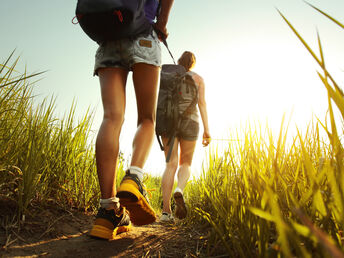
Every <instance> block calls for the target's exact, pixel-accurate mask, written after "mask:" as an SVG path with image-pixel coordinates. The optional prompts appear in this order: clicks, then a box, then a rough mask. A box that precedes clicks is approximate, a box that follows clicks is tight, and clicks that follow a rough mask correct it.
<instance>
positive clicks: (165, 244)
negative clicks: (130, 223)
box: [0, 212, 206, 257]
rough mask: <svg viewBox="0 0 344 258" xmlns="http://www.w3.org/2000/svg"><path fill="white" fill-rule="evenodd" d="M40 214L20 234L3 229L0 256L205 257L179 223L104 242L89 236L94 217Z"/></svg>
mask: <svg viewBox="0 0 344 258" xmlns="http://www.w3.org/2000/svg"><path fill="white" fill-rule="evenodd" d="M43 215H44V216H43V217H42V219H41V221H37V219H36V221H35V220H31V221H30V220H27V221H26V223H25V226H24V229H22V230H21V231H20V232H19V233H16V230H14V229H11V228H10V227H7V228H6V227H2V228H1V229H0V244H1V246H2V248H1V249H0V257H41V256H47V257H204V255H203V254H202V253H204V251H205V241H206V240H204V238H203V237H202V234H201V233H200V232H198V231H197V230H194V229H190V228H186V227H183V226H181V225H180V224H174V225H166V224H161V223H159V222H155V223H153V224H151V225H147V226H142V227H133V229H132V230H131V231H130V232H127V233H123V234H120V235H118V236H117V238H116V239H114V240H112V241H106V240H98V239H93V238H90V237H89V236H88V231H89V229H90V227H91V225H92V221H93V216H89V215H85V214H80V213H79V214H72V213H69V214H63V215H61V214H59V215H60V216H59V217H56V214H52V213H50V212H47V214H43ZM5 228H6V229H7V234H6V232H5V230H4V229H5Z"/></svg>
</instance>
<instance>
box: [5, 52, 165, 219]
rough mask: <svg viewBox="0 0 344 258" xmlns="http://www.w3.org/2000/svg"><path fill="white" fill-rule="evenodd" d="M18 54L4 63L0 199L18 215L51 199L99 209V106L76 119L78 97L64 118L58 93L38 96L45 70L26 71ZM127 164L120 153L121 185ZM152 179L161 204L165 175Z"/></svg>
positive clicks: (154, 199) (155, 196) (52, 203)
mask: <svg viewBox="0 0 344 258" xmlns="http://www.w3.org/2000/svg"><path fill="white" fill-rule="evenodd" d="M12 59H13V53H12V54H11V55H10V57H9V58H8V59H7V60H5V62H4V63H3V64H1V65H0V204H1V201H5V205H8V203H9V202H10V203H12V205H10V206H11V207H13V206H14V207H15V209H16V212H15V216H16V218H17V219H21V218H24V216H23V215H26V214H31V215H34V214H32V212H33V210H35V209H32V208H33V207H34V208H36V209H37V208H38V210H39V208H44V207H45V206H46V205H50V206H57V207H61V208H65V209H71V208H76V209H81V210H93V211H94V210H96V209H97V208H98V203H99V197H100V191H99V185H98V178H97V173H96V164H95V153H94V148H93V141H92V139H90V137H91V135H90V132H91V126H92V120H93V119H92V118H93V112H91V111H90V110H88V111H87V112H86V114H85V115H84V117H82V118H81V119H80V120H78V121H76V119H75V103H72V105H71V107H70V110H69V112H68V113H67V114H66V115H65V116H64V117H63V118H62V119H59V118H56V117H55V115H54V111H55V99H54V98H50V99H47V98H46V99H44V100H43V101H42V102H41V103H36V102H35V97H34V96H33V87H34V85H35V82H30V80H32V79H34V78H37V76H39V75H40V74H41V73H37V74H31V75H28V74H26V72H24V73H20V72H18V71H16V70H15V69H16V66H17V63H18V61H19V58H17V59H16V60H14V61H13V63H12V64H10V62H11V60H12ZM127 165H128V164H126V160H124V159H123V158H122V157H121V156H120V159H119V162H118V176H117V185H119V183H120V181H121V179H122V177H123V176H124V173H125V166H127ZM146 185H147V187H148V188H149V189H153V190H154V189H155V190H156V191H153V192H152V197H151V203H152V205H153V207H155V208H156V209H157V210H158V209H160V203H161V193H160V191H159V189H160V178H156V177H150V176H148V177H147V179H146ZM0 206H1V205H0ZM1 215H3V214H1V213H0V219H1ZM4 219H6V218H4Z"/></svg>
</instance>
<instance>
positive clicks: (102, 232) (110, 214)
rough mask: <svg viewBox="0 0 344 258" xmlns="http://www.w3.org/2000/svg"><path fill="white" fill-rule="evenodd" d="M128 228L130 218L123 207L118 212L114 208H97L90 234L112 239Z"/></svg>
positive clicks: (129, 226)
mask: <svg viewBox="0 0 344 258" xmlns="http://www.w3.org/2000/svg"><path fill="white" fill-rule="evenodd" d="M130 228H131V223H130V218H129V215H128V211H127V210H126V209H125V208H121V210H120V212H119V214H116V211H115V210H114V209H111V210H106V209H104V208H99V210H98V214H97V216H96V220H95V221H94V224H93V227H92V229H91V231H90V236H92V237H96V238H102V239H108V240H112V239H114V238H115V236H116V235H117V234H120V233H123V232H127V231H129V230H130Z"/></svg>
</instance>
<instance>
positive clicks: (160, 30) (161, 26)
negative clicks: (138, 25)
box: [153, 16, 168, 41]
mask: <svg viewBox="0 0 344 258" xmlns="http://www.w3.org/2000/svg"><path fill="white" fill-rule="evenodd" d="M153 27H154V30H155V31H156V33H157V34H158V38H159V40H160V41H164V40H166V39H167V37H168V32H167V28H166V22H165V21H164V19H163V18H161V16H160V17H158V21H157V22H156V23H155V24H154V25H153Z"/></svg>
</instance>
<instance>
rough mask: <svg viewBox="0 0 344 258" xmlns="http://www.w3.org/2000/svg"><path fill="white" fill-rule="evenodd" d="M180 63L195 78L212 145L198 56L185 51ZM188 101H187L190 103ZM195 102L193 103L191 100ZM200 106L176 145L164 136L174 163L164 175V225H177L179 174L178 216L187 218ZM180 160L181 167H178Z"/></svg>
mask: <svg viewBox="0 0 344 258" xmlns="http://www.w3.org/2000/svg"><path fill="white" fill-rule="evenodd" d="M178 64H179V65H182V66H183V67H184V68H185V70H186V71H187V73H188V74H189V75H191V76H192V79H193V80H194V82H195V84H196V87H198V94H199V96H198V103H197V104H198V109H199V113H200V115H201V118H202V122H203V140H202V144H203V146H208V144H209V143H210V133H209V126H208V114H207V106H206V101H205V85H204V81H203V78H202V77H201V76H200V75H198V74H197V73H195V72H192V71H191V69H192V68H193V67H194V66H195V64H196V58H195V55H194V54H193V53H191V52H189V51H185V52H184V53H183V54H182V56H181V57H180V58H179V60H178ZM184 102H187V100H186V101H185V100H184ZM190 102H191V100H190ZM198 120H199V119H198V110H197V106H195V108H194V109H192V110H190V112H188V117H187V118H185V119H184V120H182V122H181V127H180V128H179V130H178V132H176V139H175V141H174V144H173V146H169V145H168V144H169V138H167V137H164V136H162V142H163V145H164V151H165V157H167V155H168V152H169V149H170V148H172V152H171V156H170V160H169V161H168V162H167V163H166V168H165V171H164V174H163V176H162V197H163V210H162V215H161V217H160V221H161V222H173V221H174V218H173V215H172V210H171V194H172V188H173V184H174V177H175V174H176V172H177V169H178V173H177V178H178V182H177V187H176V189H175V190H174V193H173V198H174V200H175V204H176V211H175V216H176V217H177V218H179V219H183V218H185V217H186V214H187V209H186V206H185V201H184V196H183V190H184V188H185V186H186V184H187V181H188V179H189V177H190V173H191V163H192V158H193V154H194V150H195V146H196V140H197V139H198V133H199V122H198ZM178 147H179V148H180V155H179V157H178ZM178 160H179V168H178Z"/></svg>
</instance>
